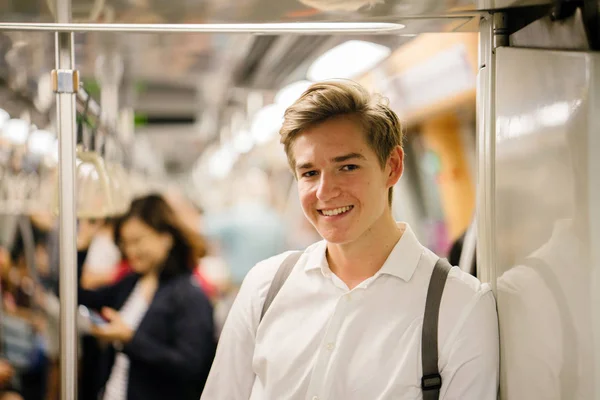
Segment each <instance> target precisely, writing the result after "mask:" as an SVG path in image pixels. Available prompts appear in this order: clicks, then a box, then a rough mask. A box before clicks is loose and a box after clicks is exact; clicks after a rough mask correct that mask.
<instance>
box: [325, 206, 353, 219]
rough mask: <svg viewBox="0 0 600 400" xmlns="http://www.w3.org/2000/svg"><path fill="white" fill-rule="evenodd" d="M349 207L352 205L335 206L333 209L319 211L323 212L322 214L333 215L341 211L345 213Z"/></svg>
mask: <svg viewBox="0 0 600 400" xmlns="http://www.w3.org/2000/svg"><path fill="white" fill-rule="evenodd" d="M351 209H352V206H347V207H341V208H335V209H333V210H322V211H321V212H322V213H323V215H326V216H328V217H333V216H334V215H339V214H341V213H345V212H347V211H350V210H351Z"/></svg>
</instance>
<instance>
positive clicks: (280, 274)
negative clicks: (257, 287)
mask: <svg viewBox="0 0 600 400" xmlns="http://www.w3.org/2000/svg"><path fill="white" fill-rule="evenodd" d="M301 255H302V252H301V251H295V252H293V253H292V254H290V255H289V256H287V257H286V259H285V260H283V263H281V265H280V266H279V269H278V270H277V272H276V273H275V277H274V278H273V280H272V281H271V286H270V287H269V291H268V292H267V297H266V298H265V302H264V304H263V308H262V312H261V313H260V320H259V322H260V321H262V319H263V317H264V316H265V314H266V313H267V310H268V309H269V307H270V306H271V303H272V302H273V300H274V299H275V296H277V293H279V290H280V289H281V287H282V286H283V284H284V283H285V281H286V280H287V278H288V276H290V274H291V273H292V270H293V269H294V266H295V265H296V263H297V262H298V260H299V259H300V256H301Z"/></svg>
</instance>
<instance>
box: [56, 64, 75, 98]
mask: <svg viewBox="0 0 600 400" xmlns="http://www.w3.org/2000/svg"><path fill="white" fill-rule="evenodd" d="M52 90H54V93H71V94H74V93H77V91H78V90H79V71H78V70H76V69H54V70H52Z"/></svg>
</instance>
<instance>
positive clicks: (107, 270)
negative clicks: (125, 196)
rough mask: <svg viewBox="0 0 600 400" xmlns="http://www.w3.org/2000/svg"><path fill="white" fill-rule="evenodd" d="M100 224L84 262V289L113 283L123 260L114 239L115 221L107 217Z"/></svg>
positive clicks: (82, 279)
mask: <svg viewBox="0 0 600 400" xmlns="http://www.w3.org/2000/svg"><path fill="white" fill-rule="evenodd" d="M99 224H100V227H99V228H98V230H97V232H96V233H95V234H94V236H93V237H92V239H91V242H90V245H89V249H88V253H87V257H86V258H85V262H84V263H83V271H82V273H81V286H82V287H83V288H84V289H97V288H99V287H101V286H106V285H108V284H111V283H113V282H114V279H115V276H116V274H117V272H118V267H119V262H120V261H121V252H120V251H119V247H118V246H117V245H116V244H115V240H114V229H115V228H114V221H112V220H111V219H106V220H104V221H100V222H99Z"/></svg>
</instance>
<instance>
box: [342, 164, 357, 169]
mask: <svg viewBox="0 0 600 400" xmlns="http://www.w3.org/2000/svg"><path fill="white" fill-rule="evenodd" d="M358 168H359V167H358V165H354V164H348V165H344V166H343V167H342V170H343V171H354V170H357V169H358Z"/></svg>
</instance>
